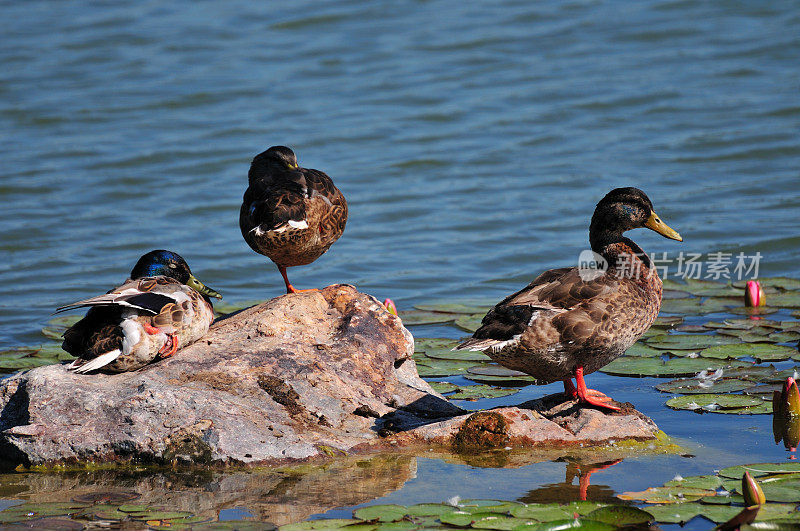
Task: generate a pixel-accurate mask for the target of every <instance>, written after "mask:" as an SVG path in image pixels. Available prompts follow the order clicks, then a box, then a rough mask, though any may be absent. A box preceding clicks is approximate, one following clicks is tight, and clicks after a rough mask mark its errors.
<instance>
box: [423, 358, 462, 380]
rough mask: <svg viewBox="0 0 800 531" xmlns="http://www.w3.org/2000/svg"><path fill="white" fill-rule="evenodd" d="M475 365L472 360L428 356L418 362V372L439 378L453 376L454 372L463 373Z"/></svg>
mask: <svg viewBox="0 0 800 531" xmlns="http://www.w3.org/2000/svg"><path fill="white" fill-rule="evenodd" d="M473 365H474V362H472V361H455V360H434V359H431V358H427V359H425V360H424V361H418V362H417V372H418V373H419V375H420V376H428V377H432V378H439V377H444V376H452V375H454V374H463V373H465V372H467V369H468V368H470V367H472V366H473Z"/></svg>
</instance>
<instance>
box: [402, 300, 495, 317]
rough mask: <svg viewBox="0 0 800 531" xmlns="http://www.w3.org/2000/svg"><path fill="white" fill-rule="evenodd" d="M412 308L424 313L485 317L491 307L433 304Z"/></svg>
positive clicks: (446, 303) (416, 305)
mask: <svg viewBox="0 0 800 531" xmlns="http://www.w3.org/2000/svg"><path fill="white" fill-rule="evenodd" d="M414 308H416V309H417V310H422V311H425V312H441V313H460V314H467V315H475V314H478V313H480V314H481V315H486V312H488V311H489V309H490V308H491V306H476V305H474V304H462V303H460V302H454V303H453V302H443V303H434V304H415V305H414Z"/></svg>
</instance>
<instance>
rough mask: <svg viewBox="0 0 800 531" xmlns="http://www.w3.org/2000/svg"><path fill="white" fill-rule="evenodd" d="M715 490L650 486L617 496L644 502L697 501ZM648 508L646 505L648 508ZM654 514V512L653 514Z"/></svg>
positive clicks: (710, 494)
mask: <svg viewBox="0 0 800 531" xmlns="http://www.w3.org/2000/svg"><path fill="white" fill-rule="evenodd" d="M714 495H715V491H713V490H710V489H697V488H693V487H683V486H678V487H650V488H649V489H647V490H644V491H641V492H623V493H622V494H618V495H617V498H619V499H621V500H626V501H643V502H645V503H685V502H691V501H697V500H699V499H700V498H702V497H704V496H714ZM649 509H650V508H649V507H648V510H649ZM653 516H655V514H654V515H653Z"/></svg>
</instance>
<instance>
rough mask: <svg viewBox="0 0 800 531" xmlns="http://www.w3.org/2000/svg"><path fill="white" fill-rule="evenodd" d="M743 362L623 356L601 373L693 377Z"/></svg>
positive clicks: (604, 368)
mask: <svg viewBox="0 0 800 531" xmlns="http://www.w3.org/2000/svg"><path fill="white" fill-rule="evenodd" d="M744 365H745V364H744V363H743V362H738V361H730V362H729V361H725V360H714V359H703V358H674V359H670V360H667V361H664V360H662V359H660V358H631V357H628V356H623V357H621V358H617V359H616V360H614V361H612V362H611V363H609V364H608V365H606V366H605V367H603V368H602V369H600V371H601V372H604V373H606V374H613V375H615V376H660V377H669V376H694V375H696V374H697V373H699V372H700V371H703V370H711V371H714V370H716V369H721V368H726V367H737V366H739V367H740V366H744Z"/></svg>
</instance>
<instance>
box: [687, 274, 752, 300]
mask: <svg viewBox="0 0 800 531" xmlns="http://www.w3.org/2000/svg"><path fill="white" fill-rule="evenodd" d="M684 291H688V292H689V293H691V294H692V295H697V296H698V297H738V296H743V292H742V290H741V289H739V288H736V287H734V286H732V285H731V284H726V283H722V282H716V281H713V280H700V279H694V278H687V279H686V287H685V288H684Z"/></svg>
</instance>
